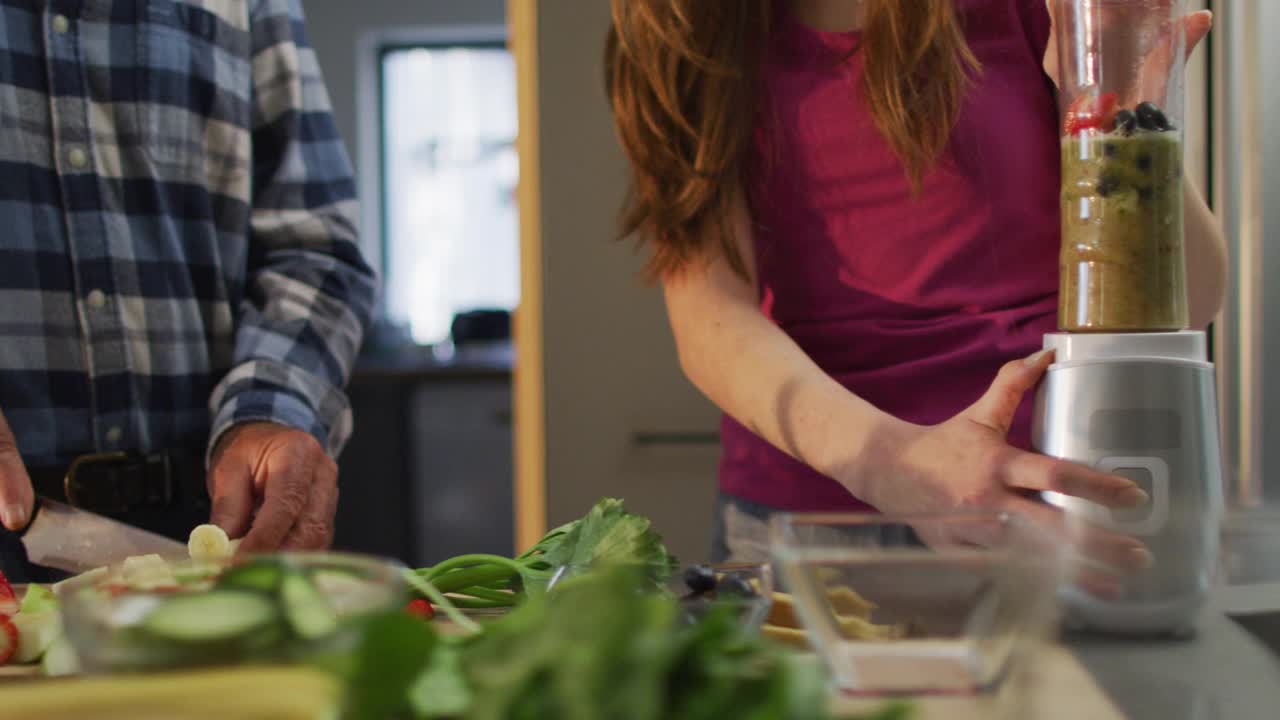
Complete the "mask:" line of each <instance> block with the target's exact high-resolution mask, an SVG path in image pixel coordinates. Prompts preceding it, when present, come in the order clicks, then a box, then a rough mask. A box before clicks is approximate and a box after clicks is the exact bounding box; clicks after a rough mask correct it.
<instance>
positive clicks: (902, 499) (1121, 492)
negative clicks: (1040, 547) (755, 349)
mask: <svg viewBox="0 0 1280 720" xmlns="http://www.w3.org/2000/svg"><path fill="white" fill-rule="evenodd" d="M1052 362H1053V356H1052V353H1051V352H1041V353H1037V354H1035V355H1032V356H1031V357H1029V358H1027V359H1025V360H1015V361H1013V362H1010V363H1008V364H1007V365H1005V366H1004V368H1002V369H1001V370H1000V374H999V375H998V376H997V377H996V379H995V382H993V383H992V384H991V387H990V388H989V389H988V390H987V392H986V394H985V395H983V396H982V398H981V399H979V400H978V401H977V402H976V403H974V404H973V406H971V407H970V408H968V409H967V410H965V411H964V412H961V413H960V414H959V415H956V416H955V417H953V418H951V419H950V420H947V421H946V422H944V423H942V424H940V425H934V426H927V427H926V426H919V425H911V424H908V423H900V424H898V425H895V426H892V427H891V428H890V429H889V430H887V431H886V432H885V433H884V434H883V435H882V436H881V437H880V438H878V442H876V443H875V444H874V447H873V449H872V450H871V451H870V452H872V453H873V454H874V456H875V457H873V458H870V460H871V462H870V463H867V464H863V465H862V467H863V468H864V469H865V468H878V469H877V470H874V471H872V472H870V473H868V474H867V475H866V476H865V477H864V478H861V479H857V480H854V481H852V482H851V485H853V484H856V486H855V487H852V488H851V489H853V490H854V494H855V495H857V496H858V497H860V498H862V499H864V500H866V501H867V502H869V503H870V504H871V505H873V506H874V507H876V508H877V509H879V510H880V511H881V512H884V513H892V514H916V513H946V512H953V511H963V510H967V509H989V510H1002V511H1006V512H1011V513H1016V514H1018V515H1021V516H1023V517H1025V518H1027V519H1028V520H1031V521H1032V522H1035V523H1037V524H1038V525H1040V526H1042V527H1044V528H1045V529H1047V530H1049V531H1050V532H1051V533H1052V534H1053V535H1054V536H1056V537H1063V538H1069V539H1070V540H1071V541H1072V542H1073V544H1074V545H1075V549H1076V551H1077V552H1079V553H1081V554H1082V555H1084V556H1085V557H1086V558H1088V559H1089V560H1091V561H1092V562H1093V563H1095V564H1096V565H1097V566H1099V567H1104V568H1114V569H1115V570H1117V571H1122V572H1123V571H1129V572H1131V571H1137V570H1143V569H1145V568H1146V567H1148V566H1149V565H1150V564H1151V562H1152V557H1151V554H1150V552H1148V551H1147V549H1146V548H1145V547H1144V546H1143V544H1142V543H1141V542H1140V541H1138V540H1136V539H1134V538H1131V537H1128V536H1125V535H1121V534H1118V533H1113V532H1110V531H1107V530H1104V529H1102V528H1097V527H1092V526H1090V527H1082V526H1081V524H1079V523H1073V524H1072V525H1071V526H1070V527H1068V526H1067V524H1066V523H1065V519H1064V516H1063V513H1062V512H1061V511H1060V510H1058V509H1057V508H1054V507H1052V506H1050V505H1048V504H1046V503H1044V502H1042V501H1040V500H1039V499H1038V498H1037V497H1036V495H1037V493H1039V492H1043V491H1051V492H1057V493H1061V494H1063V495H1070V496H1074V497H1078V498H1083V499H1085V500H1090V501H1092V502H1095V503H1099V504H1101V505H1104V506H1107V507H1112V508H1130V507H1136V506H1141V505H1143V504H1145V503H1147V502H1148V501H1149V500H1150V498H1149V497H1148V496H1147V493H1145V492H1144V491H1143V490H1142V489H1141V488H1140V487H1138V486H1137V485H1136V484H1134V483H1133V482H1132V481H1130V480H1128V479H1126V478H1123V477H1119V476H1116V475H1107V474H1104V473H1100V472H1096V471H1094V470H1091V469H1089V468H1087V467H1084V466H1082V465H1077V464H1075V463H1071V462H1067V461H1065V460H1060V459H1057V458H1051V457H1048V456H1045V455H1040V454H1037V453H1032V452H1027V451H1024V450H1020V449H1018V448H1015V447H1013V446H1011V445H1009V444H1008V442H1007V437H1008V434H1009V427H1010V425H1011V424H1012V423H1013V418H1014V414H1015V413H1016V412H1017V409H1018V406H1019V404H1020V403H1021V402H1022V398H1023V396H1024V395H1025V394H1026V393H1027V392H1028V391H1030V390H1031V389H1033V388H1034V387H1035V386H1036V385H1037V383H1039V381H1040V378H1041V377H1042V376H1043V375H1044V373H1045V371H1046V370H1047V369H1048V367H1049V365H1050V364H1052ZM924 540H925V541H926V542H928V543H930V544H949V543H956V542H961V543H970V544H979V545H981V544H982V539H981V538H977V537H974V538H931V537H929V536H928V531H927V529H925V532H924ZM1094 584H1095V585H1101V584H1102V583H1101V582H1095V583H1094ZM1095 589H1096V590H1097V591H1098V592H1099V593H1106V592H1108V588H1106V587H1097V588H1095Z"/></svg>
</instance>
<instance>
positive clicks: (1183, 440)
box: [1033, 332, 1222, 635]
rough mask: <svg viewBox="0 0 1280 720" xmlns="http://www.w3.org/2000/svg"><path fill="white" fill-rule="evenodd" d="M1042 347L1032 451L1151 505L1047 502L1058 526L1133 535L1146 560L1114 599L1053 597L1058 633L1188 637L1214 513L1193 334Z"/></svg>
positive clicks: (1214, 436)
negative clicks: (1060, 517)
mask: <svg viewBox="0 0 1280 720" xmlns="http://www.w3.org/2000/svg"><path fill="white" fill-rule="evenodd" d="M1045 347H1046V348H1049V349H1053V350H1055V351H1056V358H1055V363H1054V365H1053V366H1052V367H1050V369H1049V371H1048V373H1047V374H1046V376H1045V380H1044V382H1043V383H1042V384H1041V387H1040V389H1039V391H1038V393H1037V396H1036V406H1035V416H1034V427H1033V443H1034V445H1035V447H1036V449H1038V450H1039V451H1041V452H1043V453H1045V454H1046V455H1052V456H1054V457H1059V458H1063V459H1066V460H1071V461H1073V462H1077V463H1080V464H1082V465H1086V466H1088V467H1092V468H1095V469H1097V470H1099V471H1101V472H1109V473H1114V474H1117V475H1123V476H1126V477H1128V478H1130V479H1132V480H1133V481H1134V482H1135V483H1137V484H1138V485H1140V486H1142V487H1143V489H1145V490H1146V491H1147V492H1148V494H1150V495H1151V497H1152V501H1151V503H1149V504H1148V506H1146V507H1145V508H1140V509H1135V510H1129V511H1109V510H1108V509H1106V508H1103V507H1101V506H1099V505H1096V504H1094V503H1091V502H1088V501H1084V500H1080V499H1077V498H1072V497H1065V496H1061V495H1050V496H1048V497H1046V500H1048V501H1049V502H1050V503H1052V504H1054V505H1056V506H1058V507H1060V508H1062V509H1063V510H1064V511H1065V512H1067V513H1068V514H1069V515H1071V516H1072V519H1073V522H1072V523H1068V524H1069V525H1073V524H1074V525H1075V527H1084V526H1086V525H1092V526H1099V527H1102V528H1105V529H1108V530H1111V531H1114V532H1118V533H1123V534H1126V535H1130V536H1133V537H1136V538H1138V539H1139V540H1141V541H1142V542H1143V543H1144V544H1145V545H1146V546H1147V548H1148V549H1149V550H1150V551H1151V553H1152V555H1153V556H1154V559H1155V564H1154V566H1153V567H1151V568H1149V569H1147V570H1145V571H1141V572H1136V573H1132V574H1121V575H1120V577H1121V578H1122V582H1123V594H1122V596H1121V597H1120V598H1119V599H1116V600H1104V599H1101V598H1098V597H1095V596H1092V595H1088V594H1086V593H1085V592H1083V591H1081V590H1080V589H1079V588H1076V587H1072V586H1064V587H1063V588H1061V589H1060V591H1059V598H1060V599H1061V601H1062V604H1063V608H1064V611H1065V619H1066V621H1067V624H1068V625H1069V626H1072V625H1074V626H1077V627H1082V628H1087V629H1092V630H1099V631H1103V632H1108V633H1121V634H1129V635H1139V634H1140V635H1153V634H1187V633H1190V632H1191V631H1192V630H1193V628H1194V627H1195V625H1196V623H1197V621H1198V620H1199V618H1200V616H1201V613H1202V611H1203V609H1204V607H1205V605H1206V602H1207V598H1208V590H1209V587H1210V584H1211V581H1212V579H1213V578H1214V577H1215V576H1216V567H1217V562H1218V552H1219V551H1218V547H1219V532H1220V529H1219V526H1220V522H1221V515H1222V467H1221V456H1220V449H1219V440H1218V420H1217V417H1218V415H1217V401H1216V385H1215V380H1214V373H1213V366H1212V365H1211V364H1209V363H1208V362H1207V361H1206V357H1207V350H1206V343H1205V337H1204V334H1203V333H1196V332H1181V333H1133V334H1097V335H1075V334H1056V335H1047V336H1046V337H1045ZM1074 521H1079V522H1074Z"/></svg>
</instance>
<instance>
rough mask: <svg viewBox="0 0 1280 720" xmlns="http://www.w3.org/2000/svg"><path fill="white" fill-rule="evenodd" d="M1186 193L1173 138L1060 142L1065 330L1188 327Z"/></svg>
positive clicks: (1140, 134)
mask: <svg viewBox="0 0 1280 720" xmlns="http://www.w3.org/2000/svg"><path fill="white" fill-rule="evenodd" d="M1182 193H1183V188H1182V141H1181V138H1180V135H1179V133H1178V132H1176V131H1142V130H1139V131H1137V132H1131V133H1125V132H1120V131H1116V132H1108V133H1101V132H1085V133H1079V134H1077V135H1074V136H1070V137H1064V138H1063V140H1062V254H1061V259H1060V264H1061V272H1062V277H1061V294H1060V299H1059V303H1058V324H1059V326H1060V327H1061V329H1062V330H1065V331H1068V332H1141V331H1163V330H1181V329H1184V328H1186V327H1187V323H1188V321H1187V288H1186V260H1185V258H1184V252H1183V231H1182Z"/></svg>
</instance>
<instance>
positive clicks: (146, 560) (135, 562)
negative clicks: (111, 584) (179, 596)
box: [120, 555, 178, 590]
mask: <svg viewBox="0 0 1280 720" xmlns="http://www.w3.org/2000/svg"><path fill="white" fill-rule="evenodd" d="M120 571H121V575H122V576H123V579H124V582H125V584H127V585H129V586H130V587H133V588H136V589H138V590H155V589H157V588H170V587H177V585H178V579H177V578H176V577H174V575H173V569H172V568H170V567H169V563H168V562H166V561H165V559H164V558H162V557H160V556H159V555H135V556H133V557H129V558H125V561H124V564H123V565H121V567H120Z"/></svg>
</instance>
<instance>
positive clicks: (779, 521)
mask: <svg viewBox="0 0 1280 720" xmlns="http://www.w3.org/2000/svg"><path fill="white" fill-rule="evenodd" d="M770 533H771V543H772V553H773V556H774V565H775V568H776V569H777V572H778V575H779V583H780V585H783V586H785V587H783V588H782V589H784V590H785V591H788V592H790V593H791V594H792V595H793V597H794V602H795V609H796V613H797V615H798V616H799V620H800V623H801V625H802V626H803V627H804V629H805V630H806V631H807V633H808V635H809V642H810V644H811V645H812V646H813V647H814V649H815V650H816V651H817V652H818V654H819V655H820V656H821V657H822V659H823V660H824V661H825V664H826V666H827V668H828V670H829V671H830V673H831V678H832V680H833V682H834V683H835V684H836V686H837V688H838V689H839V690H840V691H842V692H843V693H845V694H848V695H859V696H866V697H891V696H892V697H901V696H913V695H923V696H929V695H957V696H973V695H981V694H986V693H993V692H994V691H996V690H997V689H998V688H999V686H1000V685H1001V684H1002V682H1003V681H1004V680H1006V679H1007V678H1008V677H1009V675H1010V672H1011V670H1013V669H1015V667H1016V666H1017V663H1018V661H1019V659H1020V658H1023V657H1026V656H1029V655H1030V654H1031V653H1032V652H1033V651H1034V650H1036V649H1038V648H1039V646H1041V645H1043V644H1044V643H1045V642H1046V641H1047V640H1048V639H1049V638H1051V637H1052V634H1053V632H1054V630H1055V629H1056V625H1057V616H1058V613H1057V603H1056V598H1055V584H1056V581H1057V578H1058V577H1059V575H1060V566H1061V561H1060V559H1059V553H1058V551H1057V550H1056V547H1057V544H1056V543H1054V542H1052V541H1051V539H1050V538H1049V536H1048V535H1047V533H1045V532H1044V531H1042V530H1041V529H1039V528H1037V527H1035V526H1033V525H1031V524H1030V523H1028V522H1025V521H1023V520H1021V519H1019V518H1017V517H1015V516H1011V515H1008V514H1003V513H990V512H966V513H956V514H946V515H909V516H896V517H894V516H884V515H861V514H838V515H795V514H784V515H778V516H775V517H774V518H773V520H772V524H771V528H770ZM922 537H927V538H929V544H925V542H923V541H922V540H921V538H922Z"/></svg>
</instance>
